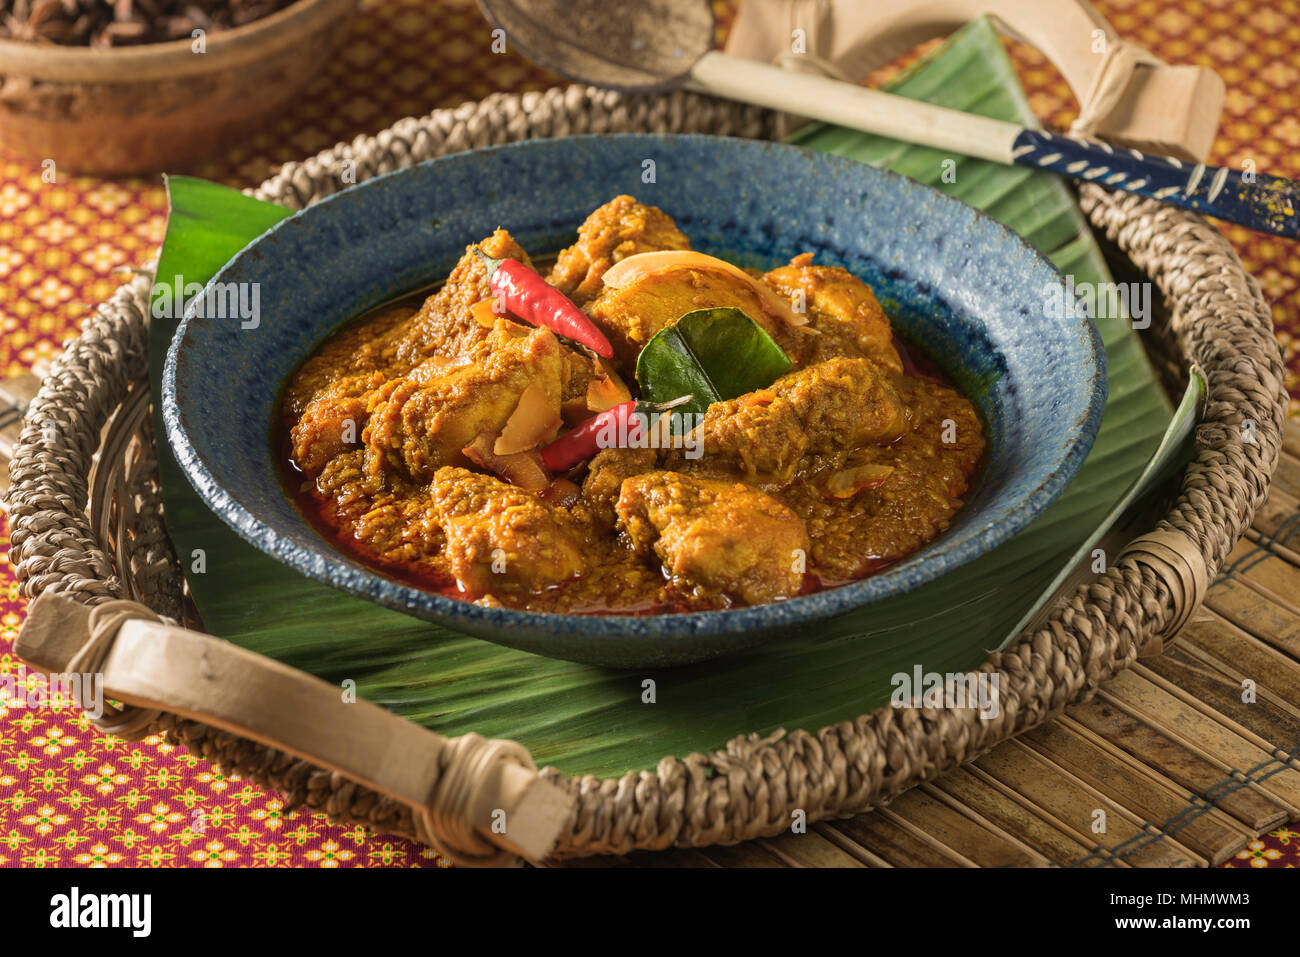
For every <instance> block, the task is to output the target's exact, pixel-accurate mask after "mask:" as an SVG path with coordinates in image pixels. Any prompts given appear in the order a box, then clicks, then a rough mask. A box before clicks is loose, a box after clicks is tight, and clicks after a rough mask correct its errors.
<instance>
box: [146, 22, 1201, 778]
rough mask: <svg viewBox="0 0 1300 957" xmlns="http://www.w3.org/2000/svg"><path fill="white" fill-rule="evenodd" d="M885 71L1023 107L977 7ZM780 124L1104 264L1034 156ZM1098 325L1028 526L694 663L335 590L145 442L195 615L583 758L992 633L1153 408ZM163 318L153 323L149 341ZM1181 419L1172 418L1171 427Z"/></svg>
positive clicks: (1130, 347)
mask: <svg viewBox="0 0 1300 957" xmlns="http://www.w3.org/2000/svg"><path fill="white" fill-rule="evenodd" d="M890 88H891V89H892V91H893V92H895V93H899V94H902V95H904V96H908V97H912V98H915V99H921V100H927V101H929V102H933V103H940V104H943V105H945V106H950V107H954V108H956V109H961V110H966V111H969V112H974V113H982V114H985V115H988V116H994V117H998V118H1000V119H1006V120H1013V121H1019V122H1021V123H1025V124H1032V123H1034V118H1033V115H1032V113H1031V111H1030V110H1029V107H1028V104H1027V102H1026V101H1025V98H1024V94H1023V92H1022V91H1021V89H1020V87H1019V85H1018V83H1017V81H1016V79H1015V75H1014V73H1013V71H1012V69H1011V65H1010V63H1009V61H1008V59H1007V57H1006V55H1005V53H1004V51H1003V49H1002V46H1001V44H1000V42H999V40H998V38H997V36H996V35H995V33H994V31H993V29H992V28H991V26H990V25H989V23H988V22H987V21H986V20H976V21H973V22H972V23H970V24H968V25H967V26H966V27H964V28H963V29H962V30H960V31H958V32H957V33H955V34H954V35H953V36H952V37H950V38H949V40H948V41H947V42H946V43H945V44H944V45H943V46H941V47H940V48H939V49H938V50H936V51H935V52H934V53H933V54H931V55H930V56H929V57H927V58H926V59H925V60H923V61H921V62H920V63H918V64H917V65H916V66H914V67H913V68H912V69H910V70H909V71H907V72H906V73H905V74H904V75H902V76H900V77H899V78H898V79H897V80H895V81H894V82H893V83H892V84H890ZM793 141H794V142H797V143H799V144H801V145H803V146H807V147H810V148H813V149H818V150H825V151H828V152H833V153H839V154H842V155H845V156H851V157H854V158H856V159H859V160H862V161H864V162H868V163H874V164H877V165H882V166H888V167H890V168H892V169H895V170H898V171H900V172H902V173H905V174H907V175H909V176H912V177H915V178H916V179H919V180H922V181H924V182H927V183H930V184H931V185H933V186H935V187H937V188H939V189H942V190H945V191H946V192H949V193H951V194H953V195H955V196H957V197H959V198H961V199H963V200H965V201H966V202H968V203H971V204H973V205H975V206H979V207H981V208H983V209H985V210H987V211H988V212H989V213H991V214H992V215H993V216H995V217H996V218H997V219H999V220H1001V221H1002V222H1004V223H1006V224H1007V225H1008V226H1010V227H1012V228H1013V229H1015V230H1017V231H1018V232H1020V233H1021V234H1022V235H1023V236H1025V237H1026V239H1028V240H1029V241H1030V242H1032V243H1033V244H1034V245H1036V246H1037V247H1038V248H1040V249H1042V250H1043V251H1044V252H1045V253H1047V254H1048V255H1049V256H1050V257H1051V258H1052V260H1053V261H1054V262H1055V263H1056V264H1057V266H1059V267H1060V268H1061V270H1062V271H1063V272H1065V273H1067V274H1072V275H1073V276H1074V279H1075V282H1076V283H1084V282H1094V283H1095V282H1106V281H1110V278H1111V277H1110V275H1109V273H1108V271H1107V269H1106V266H1105V263H1104V261H1103V259H1102V257H1101V255H1100V252H1099V250H1098V248H1097V246H1096V244H1095V242H1094V240H1093V238H1092V236H1091V234H1090V233H1089V231H1088V228H1087V226H1086V223H1085V221H1084V219H1083V217H1082V215H1081V214H1080V212H1079V210H1078V208H1077V206H1076V205H1075V201H1074V197H1073V195H1072V193H1071V192H1070V191H1069V189H1068V188H1067V187H1066V186H1065V185H1064V184H1063V183H1061V182H1060V181H1059V180H1057V179H1056V178H1055V177H1053V176H1052V175H1050V174H1047V173H1042V172H1035V171H1031V170H1026V169H1020V168H1007V167H1003V166H998V165H995V164H992V163H988V162H985V161H981V160H975V159H970V158H965V157H955V156H953V157H950V156H947V155H945V154H943V153H942V152H940V151H937V150H933V149H928V148H925V147H918V146H912V145H908V144H904V143H900V142H896V141H893V140H888V139H883V138H880V137H875V136H869V135H866V134H862V133H857V132H853V131H849V130H844V129H838V128H831V127H826V126H810V127H807V128H805V129H803V130H801V131H800V132H799V133H798V134H797V135H796V136H795V137H793ZM949 160H951V161H952V162H945V161H949ZM945 173H946V174H947V175H945ZM534 252H537V253H545V252H546V250H536V251H534ZM1098 325H1099V327H1100V330H1101V334H1102V338H1103V340H1104V342H1105V346H1106V352H1107V357H1108V360H1109V376H1110V399H1109V402H1108V404H1107V407H1106V412H1105V417H1104V420H1103V424H1102V428H1101V433H1100V435H1099V437H1098V439H1097V442H1096V444H1095V446H1094V448H1093V450H1092V453H1091V455H1090V456H1089V458H1088V460H1087V462H1086V463H1085V464H1084V466H1083V469H1082V470H1081V471H1080V473H1079V475H1078V477H1077V478H1076V479H1075V481H1074V482H1073V483H1072V484H1071V486H1070V487H1069V489H1068V490H1067V491H1066V492H1065V494H1064V495H1063V496H1062V497H1061V499H1060V500H1058V501H1057V502H1056V503H1055V504H1054V505H1053V506H1052V508H1051V509H1049V510H1048V511H1047V512H1045V513H1044V514H1043V515H1042V516H1040V518H1039V519H1038V521H1036V522H1035V523H1034V524H1033V525H1032V526H1031V527H1030V528H1028V529H1026V530H1025V531H1024V532H1022V533H1021V534H1020V535H1018V536H1016V537H1015V538H1014V539H1012V540H1011V541H1010V542H1008V543H1006V544H1004V545H1003V546H1002V547H1000V548H998V549H996V550H995V551H993V552H991V553H989V554H988V555H986V556H984V557H983V558H981V559H980V560H978V561H976V562H974V563H972V564H970V565H968V566H966V567H964V568H961V569H959V570H957V571H956V572H954V573H952V574H950V575H948V576H945V577H944V578H942V579H941V580H939V581H937V582H934V583H932V584H930V585H927V586H925V587H924V588H921V589H918V590H916V591H914V592H911V593H909V594H906V595H902V596H898V597H896V598H894V599H891V600H889V601H885V602H882V603H880V604H877V605H875V606H872V607H871V609H869V611H868V612H867V613H866V614H863V615H859V616H857V618H856V619H855V620H854V621H851V622H839V623H835V624H831V625H827V626H826V627H825V628H823V629H822V630H821V631H820V632H818V633H816V634H809V635H807V636H806V637H803V638H800V639H798V640H794V639H790V640H782V641H778V642H774V643H771V644H768V645H765V646H763V647H761V648H759V649H756V650H754V651H752V652H750V653H746V654H742V655H735V656H732V657H728V658H725V659H722V660H719V661H714V662H708V663H705V664H701V665H695V666H691V667H687V668H678V669H664V670H651V671H646V672H644V673H643V672H639V671H638V672H618V671H609V670H602V669H598V668H593V667H588V666H585V665H578V664H573V663H569V662H563V661H555V660H551V659H547V658H540V657H537V656H533V655H528V654H525V653H523V652H519V651H513V650H511V649H508V648H503V647H500V646H497V645H494V644H490V643H488V642H484V641H480V640H478V639H474V638H470V637H466V636H463V635H459V634H455V633H452V632H450V631H448V630H445V629H442V628H439V627H437V626H434V625H430V624H428V623H425V622H421V621H417V620H415V619H413V618H409V617H406V616H403V615H401V614H398V613H396V612H392V611H388V610H385V609H382V608H380V607H378V606H376V605H373V604H370V603H368V602H365V601H362V600H359V599H355V598H352V597H350V596H347V595H345V594H343V593H341V592H338V591H334V590H332V589H330V588H328V587H326V586H324V585H320V584H317V583H316V582H313V581H310V580H308V579H306V578H304V577H302V576H300V575H298V574H297V573H295V572H293V571H291V570H290V569H288V568H285V567H283V566H281V565H280V564H278V563H276V562H275V561H273V560H272V559H270V558H268V557H266V556H264V555H263V554H262V553H260V552H258V551H256V550H254V549H252V548H251V547H250V546H248V545H246V544H245V543H244V542H243V541H242V540H240V539H239V538H238V537H237V536H235V535H234V533H232V532H230V531H229V530H228V529H227V528H226V526H225V525H224V524H222V523H221V522H220V520H218V519H217V518H215V517H214V516H213V515H212V514H211V513H209V512H208V511H207V509H206V508H205V507H204V506H203V505H202V503H201V502H200V501H199V500H198V499H197V497H196V496H195V494H194V493H193V491H192V490H191V488H190V486H189V483H188V482H187V481H186V479H185V478H184V476H183V475H181V474H180V473H179V472H178V471H177V470H176V467H175V464H174V462H173V461H172V460H171V457H170V455H169V454H168V453H167V450H166V449H160V458H161V459H162V460H163V461H162V464H161V468H162V474H163V484H164V496H165V506H166V515H167V523H168V528H169V531H170V534H171V535H172V537H173V540H174V542H175V544H176V546H177V553H178V554H179V555H180V556H182V563H183V564H184V565H185V566H186V571H187V579H188V581H189V584H190V586H191V589H192V591H193V594H194V597H195V600H196V603H197V605H198V607H199V610H200V612H201V613H202V615H203V618H204V622H205V625H206V627H207V628H208V630H209V631H211V632H212V633H213V634H216V635H219V636H221V637H224V638H227V639H229V640H231V641H233V642H236V643H238V644H240V645H242V646H244V647H246V648H249V649H252V650H254V651H257V652H260V653H262V654H265V655H268V656H270V657H272V658H276V659H279V660H281V661H284V662H286V663H288V664H290V665H293V666H295V667H297V668H301V669H303V670H304V671H307V672H310V673H313V674H315V675H318V676H320V677H321V678H324V679H326V680H328V681H332V682H342V681H345V680H347V679H351V680H353V681H355V682H356V688H357V692H358V694H359V695H361V696H362V697H364V698H367V699H369V700H371V701H374V702H376V703H378V704H380V705H383V706H385V707H387V708H390V709H392V710H393V711H395V712H397V713H399V714H401V715H404V716H406V717H408V718H410V719H411V720H413V721H416V722H419V723H420V724H422V725H425V726H426V727H429V728H432V729H434V730H437V731H438V732H440V733H443V734H449V735H454V734H462V733H466V732H470V731H475V732H478V733H479V734H482V735H485V736H487V737H504V738H511V739H514V740H516V741H519V742H520V743H522V744H523V745H525V746H526V747H527V748H528V749H529V750H530V751H531V752H532V754H533V756H534V758H535V759H536V760H537V762H538V764H539V765H544V764H553V765H555V766H557V767H559V768H560V769H561V770H563V771H565V772H568V773H571V774H577V773H595V774H601V775H616V774H621V773H623V772H625V771H629V770H640V769H645V768H652V767H654V765H655V764H656V763H657V762H658V760H659V759H660V758H661V757H662V756H664V755H669V754H674V755H685V754H687V753H690V752H692V751H700V750H711V749H714V748H717V747H720V746H722V745H723V744H725V743H726V742H727V741H728V740H729V739H731V738H733V737H735V736H737V735H742V734H748V733H759V734H768V733H770V732H772V731H774V730H776V729H780V728H784V729H786V730H793V729H795V728H805V729H808V730H810V731H816V730H817V729H819V728H821V727H823V726H825V725H828V724H832V723H834V722H838V721H843V720H851V719H853V718H854V717H856V716H857V715H860V714H864V713H866V712H868V711H870V710H871V709H873V708H875V707H877V706H879V705H881V704H884V703H886V702H887V701H888V700H889V698H890V695H891V690H892V681H891V679H892V677H893V676H894V675H895V674H896V673H899V672H906V673H908V674H910V673H912V671H913V668H914V667H915V666H916V665H918V664H919V665H921V666H922V668H923V670H924V671H926V672H940V673H945V672H962V671H967V670H970V669H972V668H974V667H976V666H978V665H979V663H980V662H981V661H983V659H984V658H985V657H986V656H987V654H988V652H989V651H992V650H994V649H996V648H999V647H1001V646H1002V645H1003V644H1004V643H1005V642H1006V641H1007V640H1009V639H1010V638H1011V637H1012V635H1013V634H1014V629H1015V628H1016V627H1017V625H1018V623H1020V622H1022V621H1023V620H1025V619H1026V617H1027V616H1029V615H1030V614H1032V613H1033V611H1034V609H1035V607H1036V606H1037V605H1038V604H1039V603H1040V602H1041V600H1042V597H1043V595H1044V592H1045V591H1050V586H1052V584H1053V582H1054V581H1055V580H1057V578H1058V576H1059V575H1061V574H1062V573H1063V572H1064V571H1065V570H1066V569H1068V568H1069V567H1070V566H1071V565H1072V564H1073V563H1074V561H1075V560H1076V557H1077V556H1076V552H1077V551H1078V549H1079V548H1080V547H1081V546H1083V545H1085V544H1086V543H1087V542H1088V541H1089V539H1090V537H1091V536H1093V534H1094V533H1095V532H1096V531H1097V529H1098V522H1099V521H1100V519H1101V517H1102V516H1106V515H1107V514H1108V513H1109V512H1111V510H1112V509H1113V508H1114V507H1115V506H1116V505H1117V504H1118V503H1119V502H1120V501H1121V500H1122V499H1123V498H1124V496H1125V493H1126V491H1128V490H1129V489H1130V486H1132V485H1133V483H1134V482H1135V480H1136V479H1137V478H1138V477H1139V475H1140V474H1141V473H1142V472H1143V470H1144V468H1145V467H1146V465H1147V463H1148V461H1149V460H1150V459H1151V457H1152V454H1153V452H1154V451H1155V450H1156V448H1157V446H1159V444H1160V442H1161V439H1162V436H1163V435H1164V433H1165V431H1166V427H1167V426H1168V425H1169V424H1170V421H1171V416H1172V408H1171V406H1170V403H1169V401H1168V399H1167V397H1166V396H1165V394H1164V393H1163V391H1162V390H1161V388H1160V386H1159V384H1158V382H1157V380H1156V376H1155V374H1154V372H1153V370H1152V368H1151V366H1150V364H1149V363H1148V361H1147V358H1146V355H1145V353H1144V352H1143V349H1142V345H1141V343H1140V341H1139V337H1138V334H1137V333H1136V332H1135V331H1134V330H1133V328H1132V324H1131V323H1130V322H1129V321H1128V320H1127V319H1126V318H1125V317H1124V316H1105V315H1103V316H1101V317H1099V318H1098ZM170 326H171V324H169V323H168V322H166V321H158V322H157V323H156V325H155V328H154V333H153V339H152V342H151V349H152V350H153V353H154V356H155V359H156V358H157V357H158V356H159V355H161V353H162V352H164V351H165V349H166V347H167V339H168V337H169V334H170V333H169V329H170ZM155 389H156V380H155ZM156 396H157V392H156V391H155V398H156ZM1188 405H1189V406H1191V407H1194V405H1195V403H1189V404H1188ZM1188 426H1189V422H1188V421H1187V420H1186V418H1184V420H1183V421H1181V424H1180V429H1179V433H1178V434H1179V435H1184V434H1185V433H1186V432H1187V429H1188ZM157 434H158V435H160V436H161V435H162V434H163V433H162V431H161V430H159V431H158V433H157ZM199 548H201V549H203V551H204V555H205V562H206V568H205V571H204V572H203V573H202V574H192V573H190V571H191V568H190V562H189V560H188V556H190V555H191V554H192V553H193V550H194V549H199ZM647 681H650V682H653V685H649V684H647ZM650 690H653V694H650Z"/></svg>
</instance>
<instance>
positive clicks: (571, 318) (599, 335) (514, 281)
mask: <svg viewBox="0 0 1300 957" xmlns="http://www.w3.org/2000/svg"><path fill="white" fill-rule="evenodd" d="M472 248H473V250H474V252H475V253H476V254H477V255H478V257H479V259H481V260H483V264H484V265H485V266H487V269H488V281H489V283H490V284H491V286H492V292H493V293H494V294H495V295H496V297H497V298H498V299H500V300H501V303H502V305H504V306H505V307H506V308H507V309H509V310H510V311H511V312H513V313H514V314H515V315H516V316H518V317H519V318H520V319H523V320H525V321H527V322H531V323H532V324H533V325H535V326H545V327H546V328H548V329H550V330H551V331H553V332H558V333H559V334H560V335H562V336H565V337H566V338H569V339H572V340H574V341H575V342H580V343H582V344H583V345H584V346H587V347H588V348H589V349H591V350H592V351H593V352H595V353H596V355H598V356H600V357H601V358H602V359H612V358H614V347H613V346H611V345H610V344H609V340H608V339H606V338H605V334H604V333H603V332H601V331H600V330H599V329H597V328H596V326H595V324H594V323H592V321H591V320H590V319H588V318H587V316H586V315H585V314H584V313H583V312H582V310H581V309H579V308H578V307H577V306H575V305H574V304H573V303H572V302H570V301H569V297H568V296H566V295H565V294H564V293H562V292H560V290H558V289H556V288H555V287H554V286H552V285H551V284H550V283H548V282H547V281H546V280H545V279H543V278H542V277H541V276H539V275H538V274H537V273H535V272H533V270H531V269H529V268H528V267H527V266H525V265H524V264H523V263H521V262H520V261H519V260H517V259H493V258H492V257H491V256H489V255H488V254H487V253H485V252H483V250H481V249H479V248H478V247H477V246H474V247H472Z"/></svg>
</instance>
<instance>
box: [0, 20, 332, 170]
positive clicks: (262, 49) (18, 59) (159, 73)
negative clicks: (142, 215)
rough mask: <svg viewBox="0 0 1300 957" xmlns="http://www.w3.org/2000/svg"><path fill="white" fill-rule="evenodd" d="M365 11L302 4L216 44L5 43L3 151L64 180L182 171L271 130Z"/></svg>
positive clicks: (0, 63) (0, 46)
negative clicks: (71, 174) (262, 127)
mask: <svg viewBox="0 0 1300 957" xmlns="http://www.w3.org/2000/svg"><path fill="white" fill-rule="evenodd" d="M357 5H358V0H300V2H299V3H295V4H293V5H292V6H289V7H286V8H284V9H283V10H280V11H277V12H276V13H273V14H271V15H270V16H269V17H264V18H263V19H261V20H257V21H254V22H253V23H249V24H246V25H244V26H242V27H236V28H235V29H233V30H228V31H224V32H220V33H215V34H210V35H209V36H208V37H207V38H206V51H205V52H203V53H196V52H194V50H193V47H192V43H193V41H192V40H188V39H186V40H173V41H169V42H167V43H153V44H148V45H143V46H135V47H123V48H118V49H107V50H102V49H90V48H87V47H64V46H47V45H36V44H32V43H25V42H22V41H15V40H0V70H3V75H2V77H0V79H2V80H3V84H2V85H0V145H3V146H5V147H7V148H8V149H10V150H13V151H14V152H16V153H18V154H20V155H22V156H24V157H26V158H28V159H31V160H32V161H34V162H37V163H39V162H41V161H43V160H46V159H52V160H54V162H55V163H56V164H57V166H58V168H59V169H65V170H73V171H76V172H82V173H101V174H123V173H144V172H155V171H158V170H162V169H173V170H174V169H179V168H182V167H184V166H185V165H186V164H189V163H193V162H194V161H195V160H197V159H199V158H201V157H203V156H206V155H210V154H211V153H213V152H215V151H217V150H219V149H220V148H221V147H222V146H223V145H225V144H226V143H227V142H229V139H230V138H231V137H233V136H237V135H244V134H247V133H248V132H249V130H251V129H253V128H255V127H256V126H257V125H258V124H260V123H262V122H264V121H266V120H268V119H270V118H271V116H273V115H274V114H275V113H277V112H278V111H279V110H280V108H281V107H282V106H283V105H284V104H285V103H286V102H287V101H288V100H289V99H291V98H292V97H293V95H294V94H296V93H297V92H298V91H299V90H300V89H302V87H303V86H304V85H305V84H306V83H307V81H308V80H310V79H311V78H312V77H313V76H315V74H316V71H317V70H318V69H319V68H320V66H321V64H322V63H323V62H324V61H325V59H326V57H328V56H329V55H330V53H331V52H332V51H333V50H334V48H335V47H336V46H337V45H338V43H339V41H340V40H341V39H342V37H343V34H344V32H345V31H346V29H347V26H348V23H349V21H350V20H351V18H352V14H353V13H354V12H355V11H356V7H357Z"/></svg>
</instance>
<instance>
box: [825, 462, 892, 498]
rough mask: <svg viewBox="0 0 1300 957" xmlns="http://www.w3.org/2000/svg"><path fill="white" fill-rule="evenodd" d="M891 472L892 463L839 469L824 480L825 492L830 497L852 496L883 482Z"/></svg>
mask: <svg viewBox="0 0 1300 957" xmlns="http://www.w3.org/2000/svg"><path fill="white" fill-rule="evenodd" d="M893 473H894V467H893V466H892V465H858V466H855V467H853V468H849V469H841V470H840V471H838V472H836V473H835V474H834V475H832V476H831V477H830V478H829V479H827V480H826V494H827V495H829V496H831V498H852V497H853V496H855V495H857V494H858V493H859V492H865V491H866V490H867V489H869V488H876V487H877V486H878V485H881V484H883V483H884V481H885V479H887V478H889V476H890V475H892V474H893Z"/></svg>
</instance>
